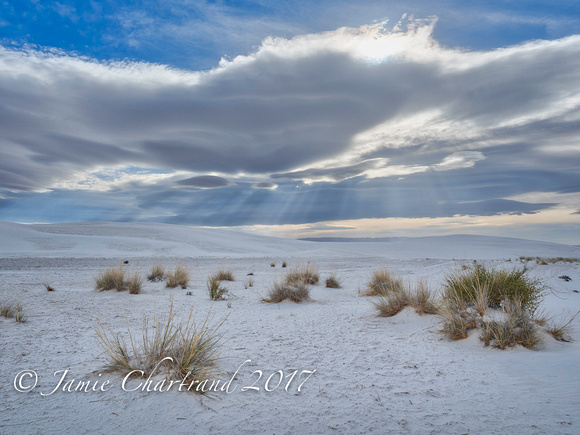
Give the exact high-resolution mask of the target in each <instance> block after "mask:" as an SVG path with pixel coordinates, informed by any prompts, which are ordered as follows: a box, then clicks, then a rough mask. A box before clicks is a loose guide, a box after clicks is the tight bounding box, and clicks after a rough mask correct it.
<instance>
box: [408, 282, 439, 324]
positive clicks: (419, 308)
mask: <svg viewBox="0 0 580 435" xmlns="http://www.w3.org/2000/svg"><path fill="white" fill-rule="evenodd" d="M408 299H409V304H410V305H411V306H412V307H413V308H415V311H416V312H417V314H419V315H423V314H437V313H438V311H439V307H438V305H437V303H436V302H435V297H434V295H433V292H432V291H431V290H430V289H429V285H428V284H427V281H426V280H419V282H418V283H417V285H416V287H415V290H414V291H412V292H409V295H408Z"/></svg>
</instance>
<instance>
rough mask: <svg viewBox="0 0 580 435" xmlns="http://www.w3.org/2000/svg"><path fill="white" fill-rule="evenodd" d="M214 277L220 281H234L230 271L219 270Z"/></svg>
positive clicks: (232, 273)
mask: <svg viewBox="0 0 580 435" xmlns="http://www.w3.org/2000/svg"><path fill="white" fill-rule="evenodd" d="M214 276H215V277H216V278H217V279H218V280H220V281H235V278H234V272H233V271H232V269H220V270H218V271H217V272H216V273H215V274H214Z"/></svg>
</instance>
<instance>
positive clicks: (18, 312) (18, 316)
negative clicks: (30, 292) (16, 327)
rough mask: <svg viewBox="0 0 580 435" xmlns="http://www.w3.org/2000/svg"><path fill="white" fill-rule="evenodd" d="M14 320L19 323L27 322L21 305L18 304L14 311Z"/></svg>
mask: <svg viewBox="0 0 580 435" xmlns="http://www.w3.org/2000/svg"><path fill="white" fill-rule="evenodd" d="M14 320H16V321H17V322H18V323H24V322H26V315H25V314H24V310H23V309H22V305H20V304H16V307H15V310H14Z"/></svg>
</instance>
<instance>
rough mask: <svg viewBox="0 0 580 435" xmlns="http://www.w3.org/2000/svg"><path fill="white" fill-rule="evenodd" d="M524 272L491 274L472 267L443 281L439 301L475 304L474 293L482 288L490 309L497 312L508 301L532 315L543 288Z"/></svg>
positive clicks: (506, 271) (507, 271)
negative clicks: (449, 300)
mask: <svg viewBox="0 0 580 435" xmlns="http://www.w3.org/2000/svg"><path fill="white" fill-rule="evenodd" d="M526 272H527V269H526V268H525V267H524V268H523V269H521V270H511V271H509V270H495V269H488V268H486V267H485V266H483V265H482V264H477V263H476V264H474V265H472V266H469V267H467V269H465V270H462V271H459V272H456V273H454V274H452V275H450V276H447V277H446V278H445V285H444V295H443V298H444V299H447V298H450V297H451V298H456V297H459V298H460V299H461V300H463V301H464V302H465V303H467V304H475V303H476V301H477V299H478V292H479V291H481V288H485V289H486V291H485V293H486V297H487V303H488V304H489V306H490V307H492V308H499V307H501V305H502V303H503V302H504V301H509V302H512V303H519V304H521V306H522V307H523V308H524V309H525V310H527V311H528V312H530V313H531V314H533V313H534V312H535V311H536V309H537V308H538V306H539V305H540V303H541V301H542V298H543V295H544V291H545V286H544V285H543V284H542V283H540V282H539V281H537V280H533V279H531V278H529V277H528V276H526Z"/></svg>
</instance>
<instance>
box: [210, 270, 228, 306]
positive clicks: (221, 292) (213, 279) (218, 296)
mask: <svg viewBox="0 0 580 435" xmlns="http://www.w3.org/2000/svg"><path fill="white" fill-rule="evenodd" d="M221 283H222V282H221V280H220V279H219V275H217V274H215V275H212V276H210V277H209V278H208V279H207V290H208V291H209V297H210V299H211V300H212V301H219V300H223V299H225V296H226V295H227V294H228V293H229V291H228V289H227V288H225V287H222V285H221Z"/></svg>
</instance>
